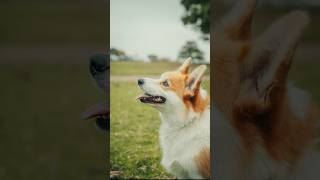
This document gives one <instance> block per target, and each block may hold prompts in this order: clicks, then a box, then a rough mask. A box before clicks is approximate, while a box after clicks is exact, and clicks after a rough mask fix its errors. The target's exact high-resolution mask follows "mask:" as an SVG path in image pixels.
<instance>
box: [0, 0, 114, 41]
mask: <svg viewBox="0 0 320 180" xmlns="http://www.w3.org/2000/svg"><path fill="white" fill-rule="evenodd" d="M101 4H105V6H102V5H101ZM106 5H107V4H106V3H105V2H104V1H103V0H93V1H87V2H85V1H79V2H77V1H67V2H66V1H36V0H32V1H22V0H13V1H3V2H0V21H1V22H2V23H1V25H0V27H1V28H0V44H15V43H19V44H24V45H26V44H28V45H33V44H41V43H43V44H51V45H52V44H61V43H62V44H69V43H71V44H75V43H86V45H88V44H96V43H105V42H106V40H107V37H108V34H107V29H108V26H109V25H108V24H107V21H106V18H107V13H108V12H106V10H107V9H108V8H107V7H106Z"/></svg>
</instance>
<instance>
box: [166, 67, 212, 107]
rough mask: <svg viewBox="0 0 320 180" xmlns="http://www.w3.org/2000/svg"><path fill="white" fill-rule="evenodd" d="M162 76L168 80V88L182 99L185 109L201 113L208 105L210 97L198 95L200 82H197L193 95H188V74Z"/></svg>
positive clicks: (174, 73) (176, 72)
mask: <svg viewBox="0 0 320 180" xmlns="http://www.w3.org/2000/svg"><path fill="white" fill-rule="evenodd" d="M162 76H163V77H164V78H165V79H167V80H169V84H170V87H169V88H170V89H171V90H173V91H174V92H175V93H176V94H177V95H178V96H179V97H181V99H183V102H184V104H185V106H186V108H188V109H190V110H193V111H194V112H198V113H201V112H203V111H204V110H205V109H206V108H207V107H208V106H209V105H210V97H209V96H207V97H205V98H203V97H201V95H200V84H201V81H198V82H197V85H196V89H195V91H194V93H192V94H190V91H189V90H188V87H187V83H188V79H189V75H188V74H185V73H181V72H180V71H173V72H166V73H164V74H163V75H162ZM160 83H161V82H160Z"/></svg>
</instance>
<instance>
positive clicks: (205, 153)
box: [195, 148, 211, 179]
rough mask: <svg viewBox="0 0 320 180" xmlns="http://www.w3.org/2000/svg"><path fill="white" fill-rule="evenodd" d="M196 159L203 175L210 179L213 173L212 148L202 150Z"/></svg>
mask: <svg viewBox="0 0 320 180" xmlns="http://www.w3.org/2000/svg"><path fill="white" fill-rule="evenodd" d="M195 161H196V164H197V167H198V170H199V172H200V174H201V176H202V177H203V178H208V179H209V178H210V174H211V166H210V149H209V148H204V149H203V150H202V151H200V153H199V155H198V156H196V157H195Z"/></svg>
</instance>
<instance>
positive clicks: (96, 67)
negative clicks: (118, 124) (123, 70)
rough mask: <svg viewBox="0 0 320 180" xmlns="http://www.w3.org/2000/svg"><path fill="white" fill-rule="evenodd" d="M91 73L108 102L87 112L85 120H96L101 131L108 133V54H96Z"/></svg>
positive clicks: (93, 57) (91, 61)
mask: <svg viewBox="0 0 320 180" xmlns="http://www.w3.org/2000/svg"><path fill="white" fill-rule="evenodd" d="M89 69H90V73H91V76H92V77H93V79H94V80H95V82H96V84H97V85H98V87H99V88H100V89H101V90H102V91H103V92H104V93H105V94H106V95H107V98H106V101H104V102H101V103H98V104H96V105H93V106H92V107H90V108H89V109H88V110H86V111H85V112H84V113H83V114H82V117H83V119H89V118H94V119H95V123H96V125H97V127H98V128H99V129H102V130H104V131H108V130H109V129H110V121H109V103H108V102H109V93H108V92H109V77H108V75H109V71H110V62H109V57H108V54H96V55H94V56H92V57H91V58H90V68H89Z"/></svg>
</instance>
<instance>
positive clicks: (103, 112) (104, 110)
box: [82, 102, 110, 130]
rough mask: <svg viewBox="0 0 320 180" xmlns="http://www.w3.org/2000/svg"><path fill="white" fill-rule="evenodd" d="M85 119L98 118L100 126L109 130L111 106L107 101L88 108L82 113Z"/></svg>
mask: <svg viewBox="0 0 320 180" xmlns="http://www.w3.org/2000/svg"><path fill="white" fill-rule="evenodd" d="M82 118H83V119H91V118H94V119H95V120H96V124H97V126H98V127H99V128H101V129H104V130H109V128H110V121H109V106H108V104H107V103H106V102H105V103H99V104H96V105H94V106H92V107H90V108H89V109H88V110H86V111H85V112H84V113H83V114H82Z"/></svg>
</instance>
